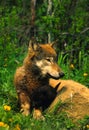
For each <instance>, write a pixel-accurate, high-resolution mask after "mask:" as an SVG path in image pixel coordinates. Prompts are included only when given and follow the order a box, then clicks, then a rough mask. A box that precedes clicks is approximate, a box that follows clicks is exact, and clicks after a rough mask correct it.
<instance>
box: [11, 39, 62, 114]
mask: <svg viewBox="0 0 89 130" xmlns="http://www.w3.org/2000/svg"><path fill="white" fill-rule="evenodd" d="M29 45H30V46H29V49H28V54H27V56H26V58H25V59H24V62H23V65H22V66H21V67H19V68H18V69H17V70H16V73H15V76H14V84H15V87H16V91H17V94H18V100H19V103H20V107H21V111H22V112H23V114H24V115H28V114H29V113H30V111H31V108H32V107H33V106H34V105H32V104H34V102H35V101H34V100H35V99H34V97H35V95H34V94H36V90H37V89H38V90H37V93H38V94H41V93H40V92H38V91H39V90H40V88H41V87H42V86H43V87H45V86H46V87H47V86H48V87H49V79H50V78H54V79H58V78H60V77H62V76H64V73H63V72H62V70H61V68H60V67H59V66H58V65H57V63H56V62H57V54H56V52H55V50H54V48H53V44H51V43H50V44H34V43H33V42H32V41H31V42H30V44H29ZM43 87H42V90H41V91H42V93H43ZM44 91H45V90H44ZM47 91H51V89H50V88H49V89H48V90H47ZM47 91H46V92H47ZM52 91H53V89H52ZM54 91H55V90H54ZM51 93H54V92H51ZM36 95H37V94H36ZM49 96H50V95H49ZM36 97H37V96H36ZM38 97H39V95H38ZM50 98H52V97H50ZM38 99H40V98H38ZM46 99H47V98H46ZM52 99H54V98H52ZM40 100H41V99H40ZM48 100H49V99H48ZM51 101H52V100H51ZM37 102H38V101H37ZM37 102H36V103H37ZM47 102H48V101H47ZM45 104H46V103H45ZM34 107H35V106H34ZM37 107H38V109H39V107H40V106H39V103H38V105H37ZM44 107H46V106H44ZM32 109H33V108H32ZM34 109H35V108H34Z"/></svg>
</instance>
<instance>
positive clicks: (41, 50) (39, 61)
mask: <svg viewBox="0 0 89 130" xmlns="http://www.w3.org/2000/svg"><path fill="white" fill-rule="evenodd" d="M29 54H33V55H32V57H31V62H32V63H33V64H34V65H35V67H37V68H38V69H39V70H40V72H41V75H42V76H43V77H45V76H49V77H52V78H60V77H63V76H64V73H63V72H62V70H61V68H60V67H59V66H58V65H57V54H56V52H55V50H54V48H53V44H52V43H50V44H33V43H32V42H30V47H29Z"/></svg>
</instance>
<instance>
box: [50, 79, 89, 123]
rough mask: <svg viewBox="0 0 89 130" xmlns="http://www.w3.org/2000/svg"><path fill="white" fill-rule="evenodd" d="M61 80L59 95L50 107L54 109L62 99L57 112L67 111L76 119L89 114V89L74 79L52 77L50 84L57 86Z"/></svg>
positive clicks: (69, 115)
mask: <svg viewBox="0 0 89 130" xmlns="http://www.w3.org/2000/svg"><path fill="white" fill-rule="evenodd" d="M59 82H61V84H60V85H59V87H58V90H57V91H58V95H57V97H56V99H55V100H54V101H53V103H52V104H51V106H50V107H49V111H52V110H53V108H54V106H55V105H57V104H58V102H59V101H61V103H62V105H59V107H58V109H57V112H61V111H65V112H66V113H67V115H68V117H70V118H72V119H73V120H74V121H76V120H78V119H82V118H83V117H84V116H85V115H89V89H88V88H87V87H86V86H84V85H82V84H80V83H77V82H75V81H73V80H54V79H50V85H52V86H53V87H55V86H56V85H57V84H58V83H59Z"/></svg>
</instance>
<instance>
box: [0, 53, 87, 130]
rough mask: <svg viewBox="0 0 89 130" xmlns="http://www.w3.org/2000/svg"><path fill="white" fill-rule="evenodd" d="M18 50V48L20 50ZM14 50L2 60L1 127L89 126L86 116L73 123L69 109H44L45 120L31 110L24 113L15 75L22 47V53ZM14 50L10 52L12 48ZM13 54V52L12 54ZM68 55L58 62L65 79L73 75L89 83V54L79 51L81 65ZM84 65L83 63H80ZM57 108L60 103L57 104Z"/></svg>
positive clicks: (71, 129) (64, 129)
mask: <svg viewBox="0 0 89 130" xmlns="http://www.w3.org/2000/svg"><path fill="white" fill-rule="evenodd" d="M18 52H19V51H18ZM18 52H17V53H14V52H12V54H13V53H14V54H13V55H12V57H7V59H6V58H4V56H2V59H3V60H2V62H1V63H0V66H1V67H0V130H53V129H55V130H89V117H88V116H87V117H85V118H84V119H82V120H81V121H79V125H78V124H74V123H73V122H72V120H71V119H69V117H68V116H67V114H66V113H60V114H57V115H56V114H55V112H52V113H46V112H44V116H45V120H44V121H42V120H35V119H33V118H32V114H31V115H29V116H27V117H25V116H23V115H22V114H21V113H20V112H19V109H18V106H17V95H16V91H15V88H14V85H13V76H14V73H15V69H16V68H17V66H19V65H20V64H21V62H22V59H23V51H22V53H21V52H20V55H19V56H18V57H17V58H16V55H18V54H19V53H18ZM10 53H11V52H10ZM10 55H11V54H10ZM66 57H67V56H65V57H62V55H61V56H60V57H59V59H58V64H60V65H61V68H62V69H63V70H64V72H65V74H66V76H65V79H69V78H71V79H74V80H76V81H79V82H81V83H83V84H85V85H87V86H88V87H89V84H88V83H89V70H88V61H89V60H88V58H89V57H88V58H87V57H86V56H85V57H84V56H82V53H80V54H79V58H80V60H79V67H80V68H79V69H78V68H77V67H76V65H75V64H74V63H71V64H70V62H66V64H65V63H64V60H65V58H66ZM81 64H82V65H83V67H82V66H81ZM55 109H57V106H56V108H55Z"/></svg>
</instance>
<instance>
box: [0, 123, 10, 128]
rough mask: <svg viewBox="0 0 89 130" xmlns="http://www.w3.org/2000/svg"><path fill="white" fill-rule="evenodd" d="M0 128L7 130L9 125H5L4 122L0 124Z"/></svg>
mask: <svg viewBox="0 0 89 130" xmlns="http://www.w3.org/2000/svg"><path fill="white" fill-rule="evenodd" d="M0 127H8V128H9V125H8V124H5V123H4V122H0Z"/></svg>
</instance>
